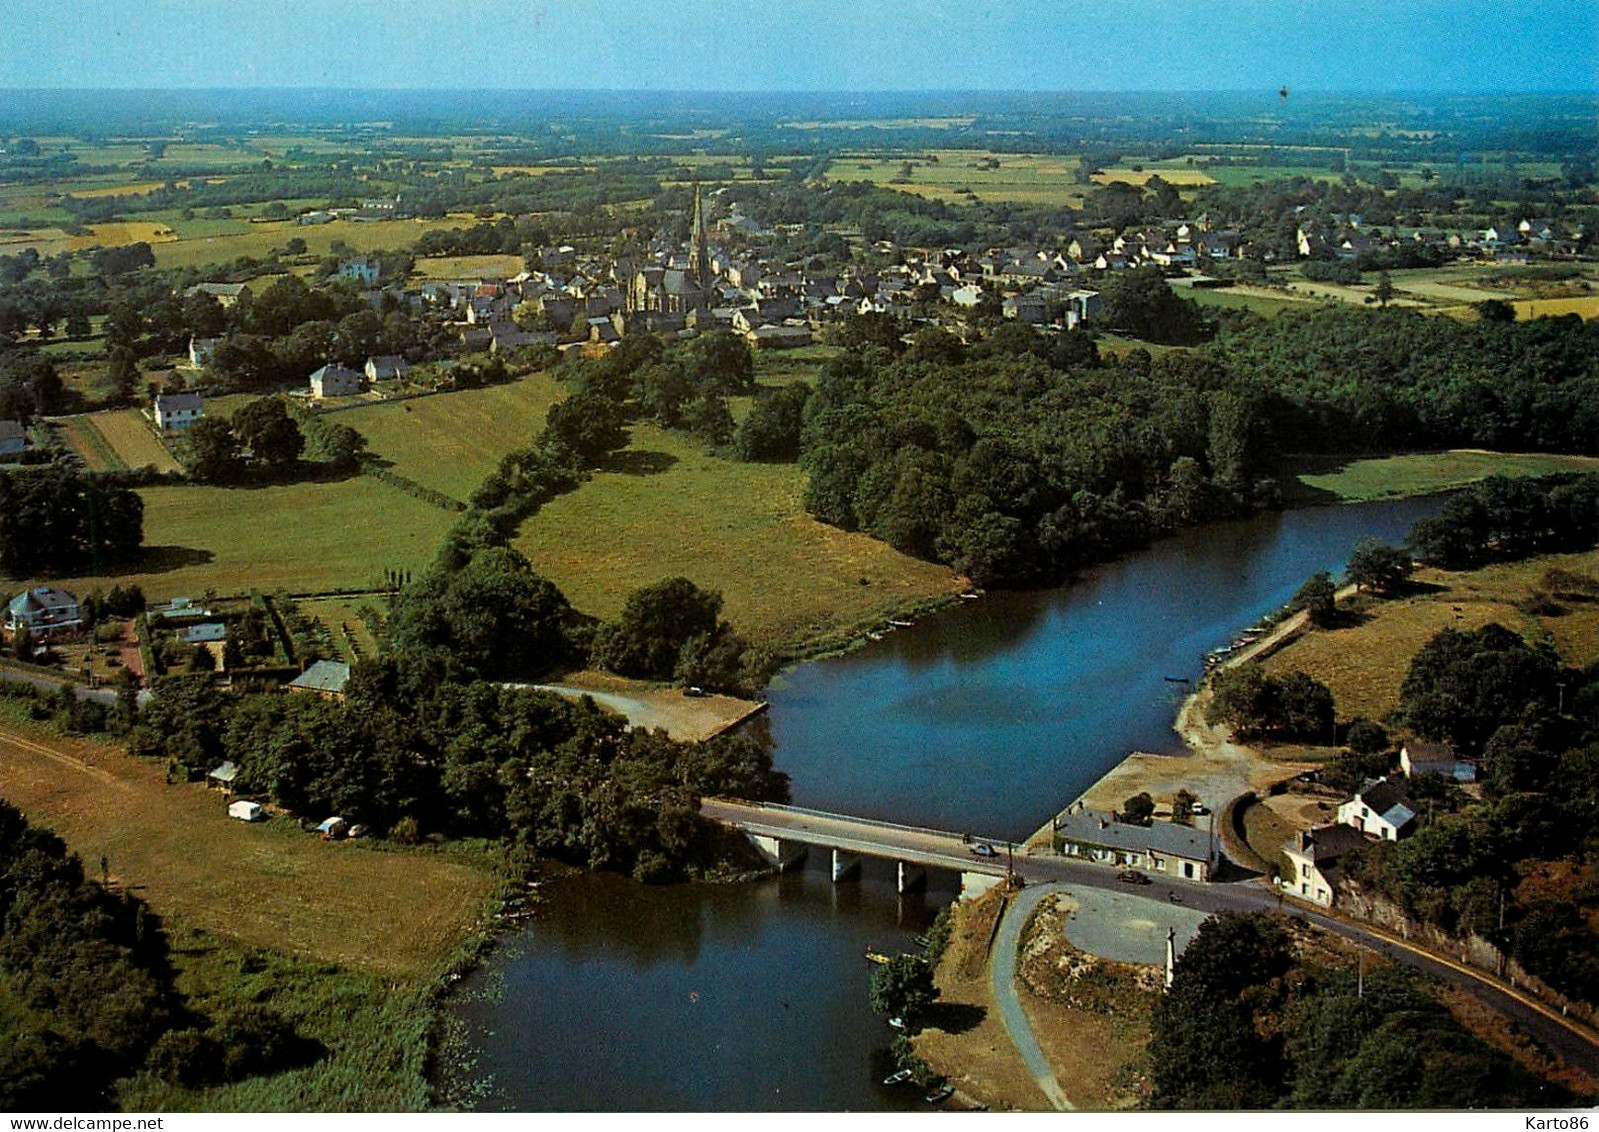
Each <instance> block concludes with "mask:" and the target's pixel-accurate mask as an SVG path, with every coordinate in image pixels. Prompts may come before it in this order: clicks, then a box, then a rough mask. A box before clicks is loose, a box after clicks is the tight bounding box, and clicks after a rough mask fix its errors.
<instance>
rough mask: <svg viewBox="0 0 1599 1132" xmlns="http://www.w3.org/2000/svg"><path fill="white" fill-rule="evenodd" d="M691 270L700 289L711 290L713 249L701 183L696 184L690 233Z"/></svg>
mask: <svg viewBox="0 0 1599 1132" xmlns="http://www.w3.org/2000/svg"><path fill="white" fill-rule="evenodd" d="M688 249H689V270H690V271H692V272H693V273H694V282H696V283H698V284H699V285H700V289H701V290H704V291H709V290H710V289H711V249H710V245H709V244H708V243H707V242H706V237H705V206H704V204H703V203H701V201H700V186H699V182H698V181H696V182H694V219H693V221H692V222H691V224H690V231H689V246H688Z"/></svg>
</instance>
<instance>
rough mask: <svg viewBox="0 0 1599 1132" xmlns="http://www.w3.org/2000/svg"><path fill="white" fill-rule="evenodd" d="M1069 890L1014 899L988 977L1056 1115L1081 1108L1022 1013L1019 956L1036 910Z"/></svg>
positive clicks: (1028, 892)
mask: <svg viewBox="0 0 1599 1132" xmlns="http://www.w3.org/2000/svg"><path fill="white" fill-rule="evenodd" d="M1065 890H1066V887H1065V885H1060V884H1044V885H1034V886H1030V887H1028V888H1024V889H1022V890H1021V891H1020V892H1018V893H1017V894H1016V895H1015V896H1014V897H1013V898H1012V899H1011V901H1010V904H1009V905H1008V906H1007V907H1006V909H1005V912H1004V915H1003V917H1002V918H1001V920H1000V922H999V934H998V936H996V937H995V939H994V954H993V958H992V959H991V960H990V962H989V966H988V977H989V981H990V985H991V987H992V989H993V992H994V1004H995V1005H996V1006H997V1007H998V1008H999V1017H1000V1021H1002V1022H1004V1023H1005V1032H1006V1033H1008V1034H1009V1035H1010V1040H1011V1044H1012V1045H1014V1046H1015V1047H1016V1052H1017V1053H1019V1054H1021V1055H1022V1061H1023V1062H1024V1063H1025V1064H1026V1066H1027V1072H1028V1073H1030V1074H1032V1077H1033V1080H1034V1081H1035V1082H1036V1083H1037V1084H1038V1087H1039V1089H1040V1090H1041V1091H1042V1092H1043V1094H1044V1096H1045V1097H1046V1098H1048V1100H1049V1103H1050V1104H1052V1105H1054V1106H1055V1111H1056V1112H1075V1111H1076V1110H1077V1106H1076V1105H1074V1104H1072V1102H1071V1101H1069V1100H1067V1099H1066V1094H1065V1092H1064V1091H1063V1090H1062V1089H1061V1087H1060V1082H1059V1081H1057V1080H1056V1079H1055V1070H1054V1069H1052V1068H1051V1067H1050V1064H1049V1058H1047V1057H1045V1056H1044V1051H1043V1049H1042V1048H1040V1046H1039V1044H1038V1039H1037V1038H1035V1037H1034V1036H1033V1027H1032V1024H1031V1023H1029V1022H1028V1021H1027V1014H1026V1012H1025V1011H1023V1010H1022V1004H1021V1000H1020V999H1018V998H1017V997H1016V954H1017V952H1018V951H1019V950H1020V947H1021V940H1022V928H1023V926H1025V925H1026V923H1027V917H1028V916H1030V915H1032V913H1033V908H1034V907H1035V906H1036V905H1037V904H1038V902H1039V901H1040V900H1042V899H1043V898H1044V897H1046V896H1050V895H1053V894H1054V893H1057V892H1064V891H1065Z"/></svg>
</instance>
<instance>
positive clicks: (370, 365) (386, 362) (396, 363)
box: [366, 354, 411, 381]
mask: <svg viewBox="0 0 1599 1132" xmlns="http://www.w3.org/2000/svg"><path fill="white" fill-rule="evenodd" d="M410 368H411V367H410V366H409V365H408V364H407V363H406V360H405V359H404V358H402V357H400V356H399V355H398V354H384V355H382V356H381V357H372V358H368V359H367V360H366V379H367V380H368V381H388V380H389V379H391V378H397V377H404V376H405V375H406V372H407V371H408V370H410Z"/></svg>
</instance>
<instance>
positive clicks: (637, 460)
mask: <svg viewBox="0 0 1599 1132" xmlns="http://www.w3.org/2000/svg"><path fill="white" fill-rule="evenodd" d="M675 463H677V457H676V456H673V455H672V454H671V453H670V452H637V451H634V450H633V449H631V448H629V449H626V450H624V451H621V452H613V453H612V454H611V455H610V456H608V457H606V460H605V464H604V465H603V467H604V470H605V471H607V472H619V473H621V474H622V475H624V476H658V475H660V474H661V473H662V472H664V471H666V470H668V469H669V468H671V467H672V465H673V464H675Z"/></svg>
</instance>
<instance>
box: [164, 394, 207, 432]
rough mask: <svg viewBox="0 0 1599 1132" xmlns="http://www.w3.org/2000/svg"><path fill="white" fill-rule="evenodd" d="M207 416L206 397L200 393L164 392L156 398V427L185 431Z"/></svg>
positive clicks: (168, 430)
mask: <svg viewBox="0 0 1599 1132" xmlns="http://www.w3.org/2000/svg"><path fill="white" fill-rule="evenodd" d="M203 416H205V398H204V397H202V396H201V395H200V394H198V393H162V394H160V395H159V396H157V397H156V399H155V427H156V428H158V429H160V430H161V431H162V432H184V431H186V430H187V429H188V428H189V427H190V426H192V425H193V424H194V422H195V421H197V420H199V419H200V418H201V417H203Z"/></svg>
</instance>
